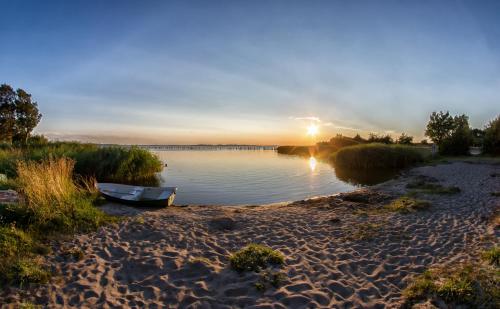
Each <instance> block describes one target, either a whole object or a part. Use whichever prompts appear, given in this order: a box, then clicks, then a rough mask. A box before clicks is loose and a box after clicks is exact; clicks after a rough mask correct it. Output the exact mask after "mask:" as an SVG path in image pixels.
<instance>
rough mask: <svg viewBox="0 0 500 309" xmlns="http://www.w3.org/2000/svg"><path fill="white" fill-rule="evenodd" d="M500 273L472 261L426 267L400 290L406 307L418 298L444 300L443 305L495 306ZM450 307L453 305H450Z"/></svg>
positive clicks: (498, 302) (499, 300) (499, 302)
mask: <svg viewBox="0 0 500 309" xmlns="http://www.w3.org/2000/svg"><path fill="white" fill-rule="evenodd" d="M499 280H500V274H499V273H498V271H495V270H493V269H490V268H486V267H482V266H481V265H476V264H463V265H458V266H455V267H450V266H447V267H443V268H436V269H431V270H427V271H426V272H424V273H423V274H422V275H420V276H417V277H416V278H415V280H414V281H413V282H412V283H411V284H410V285H409V286H408V287H407V288H406V289H405V290H404V292H403V295H404V296H405V298H406V307H411V306H412V304H415V303H417V302H419V301H426V300H431V301H435V302H441V303H443V302H444V303H445V304H446V305H445V307H453V306H460V305H465V306H469V308H499V305H500V287H499V286H498V282H499ZM453 308H454V307H453Z"/></svg>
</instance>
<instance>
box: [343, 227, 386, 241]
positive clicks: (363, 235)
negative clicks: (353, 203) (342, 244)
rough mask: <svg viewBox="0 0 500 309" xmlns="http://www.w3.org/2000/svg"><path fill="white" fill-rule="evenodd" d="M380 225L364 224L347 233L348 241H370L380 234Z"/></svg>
mask: <svg viewBox="0 0 500 309" xmlns="http://www.w3.org/2000/svg"><path fill="white" fill-rule="evenodd" d="M382 228H383V224H382V223H365V224H360V225H358V226H357V227H356V228H354V229H352V230H349V231H347V237H346V239H348V240H365V241H368V240H372V239H374V238H375V237H377V236H378V235H380V233H381V232H382Z"/></svg>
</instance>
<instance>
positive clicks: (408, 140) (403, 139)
mask: <svg viewBox="0 0 500 309" xmlns="http://www.w3.org/2000/svg"><path fill="white" fill-rule="evenodd" d="M412 142H413V136H409V135H406V134H405V133H401V136H400V137H399V138H398V144H404V145H411V143H412Z"/></svg>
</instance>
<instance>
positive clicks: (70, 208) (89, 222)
mask: <svg viewBox="0 0 500 309" xmlns="http://www.w3.org/2000/svg"><path fill="white" fill-rule="evenodd" d="M74 164H75V162H74V161H73V160H71V159H68V158H60V159H48V160H45V161H43V162H41V163H37V162H32V161H28V162H19V163H18V166H17V173H18V178H17V183H18V186H19V190H20V193H21V195H22V196H23V198H24V200H25V201H24V203H23V204H21V205H20V207H24V211H26V212H27V213H29V214H31V222H30V224H32V225H33V226H34V227H35V228H37V229H40V230H44V231H66V232H73V231H77V230H90V229H92V228H95V227H98V226H99V225H101V224H103V223H104V222H106V221H108V220H109V217H108V216H106V215H105V214H104V213H102V212H101V211H100V210H98V209H97V208H95V207H94V206H93V199H94V198H95V197H94V196H93V195H92V194H91V192H89V191H88V190H86V189H84V188H82V187H80V186H77V185H76V184H75V182H74V181H73V168H74Z"/></svg>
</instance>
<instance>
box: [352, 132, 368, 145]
mask: <svg viewBox="0 0 500 309" xmlns="http://www.w3.org/2000/svg"><path fill="white" fill-rule="evenodd" d="M352 139H353V140H355V141H356V142H360V143H365V142H366V140H365V139H364V138H362V137H361V135H359V134H356V136H354V137H353V138H352Z"/></svg>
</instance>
